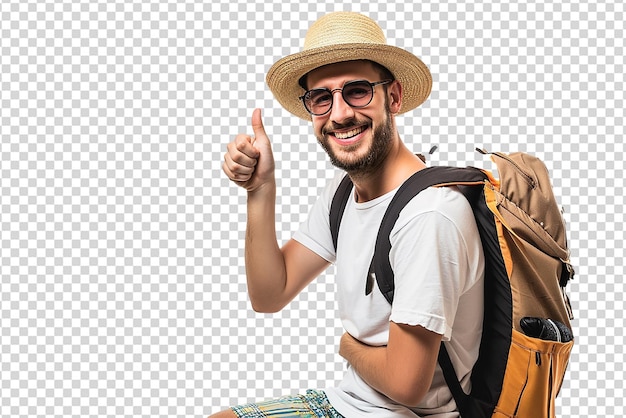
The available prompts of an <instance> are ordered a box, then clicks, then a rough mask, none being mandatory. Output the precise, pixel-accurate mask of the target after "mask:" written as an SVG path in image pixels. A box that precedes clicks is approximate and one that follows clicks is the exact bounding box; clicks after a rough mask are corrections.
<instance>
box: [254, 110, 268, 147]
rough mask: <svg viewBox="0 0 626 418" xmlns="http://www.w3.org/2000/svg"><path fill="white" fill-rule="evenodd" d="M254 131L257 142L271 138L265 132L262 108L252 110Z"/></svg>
mask: <svg viewBox="0 0 626 418" xmlns="http://www.w3.org/2000/svg"><path fill="white" fill-rule="evenodd" d="M252 131H253V132H254V140H255V142H256V141H257V140H259V139H261V141H262V142H269V138H268V137H267V134H266V133H265V127H264V126H263V120H262V119H261V109H254V111H253V112H252Z"/></svg>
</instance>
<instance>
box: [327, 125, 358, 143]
mask: <svg viewBox="0 0 626 418" xmlns="http://www.w3.org/2000/svg"><path fill="white" fill-rule="evenodd" d="M364 130H365V127H364V126H360V127H358V128H354V129H351V130H349V131H346V132H333V136H334V137H335V138H337V139H340V140H344V141H345V140H346V139H350V138H353V137H355V136H357V135H359V134H360V133H361V132H363V131H364Z"/></svg>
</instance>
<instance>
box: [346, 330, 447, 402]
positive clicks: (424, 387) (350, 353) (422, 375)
mask: <svg viewBox="0 0 626 418" xmlns="http://www.w3.org/2000/svg"><path fill="white" fill-rule="evenodd" d="M440 342H441V336H440V335H437V334H435V333H432V332H430V331H427V330H426V329H424V328H421V327H419V326H414V327H412V326H407V325H398V324H395V323H393V322H390V327H389V343H388V345H387V346H383V347H372V346H368V345H366V344H363V343H361V342H359V341H357V340H356V339H354V338H353V337H352V336H350V335H349V334H347V333H346V334H344V335H343V337H342V338H341V343H340V349H339V354H340V355H341V356H343V357H344V358H345V359H346V360H347V361H348V363H350V365H351V366H352V367H353V368H354V370H355V371H356V373H357V374H358V375H359V376H360V377H361V378H362V379H363V380H364V381H365V382H366V383H367V384H368V385H370V386H371V387H373V388H374V389H376V390H377V391H379V392H381V393H383V394H385V395H386V396H387V397H389V398H390V399H392V400H394V401H396V402H398V403H400V404H402V405H406V406H416V405H418V404H419V402H420V401H421V400H422V398H423V397H424V395H425V394H426V392H428V389H429V388H430V385H431V383H432V378H433V375H434V372H435V366H436V364H437V354H438V352H439V344H440Z"/></svg>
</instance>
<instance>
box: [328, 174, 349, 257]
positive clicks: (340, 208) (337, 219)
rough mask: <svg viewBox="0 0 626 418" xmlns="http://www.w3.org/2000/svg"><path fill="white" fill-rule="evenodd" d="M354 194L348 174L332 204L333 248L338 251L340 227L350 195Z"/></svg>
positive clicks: (331, 231) (331, 228)
mask: <svg viewBox="0 0 626 418" xmlns="http://www.w3.org/2000/svg"><path fill="white" fill-rule="evenodd" d="M351 192H352V180H350V177H349V176H348V175H347V174H346V176H345V177H344V178H343V179H342V180H341V183H339V187H338V188H337V191H336V192H335V195H334V196H333V200H332V202H331V204H330V234H331V235H332V237H333V246H334V247H335V251H337V239H338V238H339V225H340V224H341V218H342V217H343V212H344V211H345V210H346V205H347V204H348V199H349V198H350V193H351Z"/></svg>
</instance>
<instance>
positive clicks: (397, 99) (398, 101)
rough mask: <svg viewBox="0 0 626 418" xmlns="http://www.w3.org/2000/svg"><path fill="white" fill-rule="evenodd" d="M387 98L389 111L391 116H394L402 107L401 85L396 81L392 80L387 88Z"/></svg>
mask: <svg viewBox="0 0 626 418" xmlns="http://www.w3.org/2000/svg"><path fill="white" fill-rule="evenodd" d="M387 94H388V97H389V110H390V111H391V113H392V114H396V113H398V112H399V111H400V108H401V107H402V84H400V82H399V81H398V80H394V81H393V82H392V83H391V84H390V85H389V86H388V88H387Z"/></svg>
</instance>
